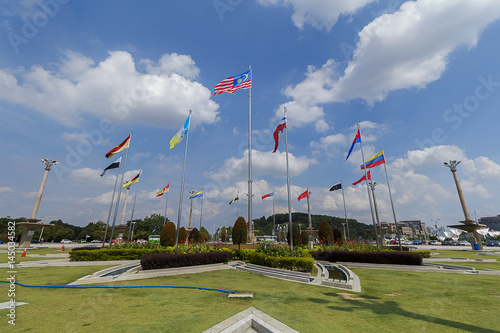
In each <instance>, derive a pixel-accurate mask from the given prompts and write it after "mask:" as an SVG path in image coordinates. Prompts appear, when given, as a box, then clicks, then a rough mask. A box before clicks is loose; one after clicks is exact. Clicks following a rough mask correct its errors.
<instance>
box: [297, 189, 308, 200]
mask: <svg viewBox="0 0 500 333" xmlns="http://www.w3.org/2000/svg"><path fill="white" fill-rule="evenodd" d="M308 197H309V190H306V191H305V192H304V193H302V194H301V195H299V197H298V198H297V200H299V201H300V200H301V199H304V198H308Z"/></svg>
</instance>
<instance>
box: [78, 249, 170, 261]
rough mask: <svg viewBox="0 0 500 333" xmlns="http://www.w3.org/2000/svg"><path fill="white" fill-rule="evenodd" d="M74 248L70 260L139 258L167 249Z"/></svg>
mask: <svg viewBox="0 0 500 333" xmlns="http://www.w3.org/2000/svg"><path fill="white" fill-rule="evenodd" d="M89 250H90V248H88V249H84V250H76V249H73V250H72V251H71V252H70V253H69V260H70V261H109V260H139V259H141V257H142V256H143V255H145V254H149V253H159V252H163V251H166V250H165V249H160V248H157V249H101V248H99V249H97V250H95V251H89Z"/></svg>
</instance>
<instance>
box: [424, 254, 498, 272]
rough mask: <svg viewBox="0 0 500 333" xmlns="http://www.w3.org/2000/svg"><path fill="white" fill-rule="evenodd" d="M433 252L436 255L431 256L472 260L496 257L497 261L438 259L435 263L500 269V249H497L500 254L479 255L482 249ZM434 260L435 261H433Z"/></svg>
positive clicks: (479, 268)
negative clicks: (448, 260) (441, 260)
mask: <svg viewBox="0 0 500 333" xmlns="http://www.w3.org/2000/svg"><path fill="white" fill-rule="evenodd" d="M431 253H436V254H435V255H431V257H451V258H468V259H472V260H476V259H494V260H496V262H473V261H471V262H456V263H453V262H444V261H443V262H440V261H437V262H435V263H443V264H451V265H459V266H470V267H474V268H476V269H478V270H481V269H494V270H498V271H500V250H499V251H497V252H496V253H498V255H478V254H477V253H481V252H480V251H457V250H448V251H440V250H439V249H437V250H436V251H431ZM433 262H434V261H433Z"/></svg>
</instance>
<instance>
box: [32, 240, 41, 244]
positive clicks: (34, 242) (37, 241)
mask: <svg viewBox="0 0 500 333" xmlns="http://www.w3.org/2000/svg"><path fill="white" fill-rule="evenodd" d="M38 243H40V241H39V240H38V239H32V240H31V244H38Z"/></svg>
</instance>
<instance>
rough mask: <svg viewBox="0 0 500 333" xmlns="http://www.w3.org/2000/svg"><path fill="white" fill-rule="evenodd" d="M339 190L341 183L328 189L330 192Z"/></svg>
mask: <svg viewBox="0 0 500 333" xmlns="http://www.w3.org/2000/svg"><path fill="white" fill-rule="evenodd" d="M341 188H342V183H337V184H333V185H332V187H330V191H335V190H340V189H341Z"/></svg>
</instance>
